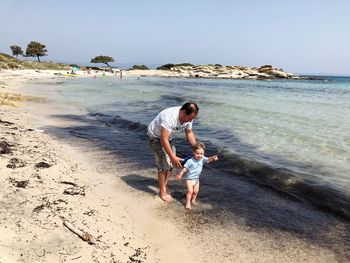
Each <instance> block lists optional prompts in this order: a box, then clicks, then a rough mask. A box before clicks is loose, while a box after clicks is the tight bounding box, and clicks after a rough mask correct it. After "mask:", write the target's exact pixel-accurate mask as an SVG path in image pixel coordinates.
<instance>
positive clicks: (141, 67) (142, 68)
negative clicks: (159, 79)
mask: <svg viewBox="0 0 350 263" xmlns="http://www.w3.org/2000/svg"><path fill="white" fill-rule="evenodd" d="M133 69H141V70H148V69H149V68H148V67H147V66H145V65H134V66H132V68H130V70H133Z"/></svg>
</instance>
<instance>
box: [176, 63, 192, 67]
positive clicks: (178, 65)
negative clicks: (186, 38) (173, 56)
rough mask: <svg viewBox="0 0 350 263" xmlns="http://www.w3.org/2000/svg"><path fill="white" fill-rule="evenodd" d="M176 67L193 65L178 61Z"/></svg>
mask: <svg viewBox="0 0 350 263" xmlns="http://www.w3.org/2000/svg"><path fill="white" fill-rule="evenodd" d="M175 66H176V67H180V66H190V67H193V64H191V63H180V64H175Z"/></svg>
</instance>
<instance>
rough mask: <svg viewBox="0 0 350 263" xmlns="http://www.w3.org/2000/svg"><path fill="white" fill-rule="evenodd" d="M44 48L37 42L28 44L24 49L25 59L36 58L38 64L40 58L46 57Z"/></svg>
mask: <svg viewBox="0 0 350 263" xmlns="http://www.w3.org/2000/svg"><path fill="white" fill-rule="evenodd" d="M45 47H46V46H45V45H43V44H41V43H39V42H36V41H32V42H30V43H29V44H28V46H27V49H26V57H37V59H38V62H40V57H42V56H47V54H46V52H47V50H46V49H45Z"/></svg>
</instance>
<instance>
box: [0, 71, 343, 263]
mask: <svg viewBox="0 0 350 263" xmlns="http://www.w3.org/2000/svg"><path fill="white" fill-rule="evenodd" d="M0 74H1V73H0ZM50 77H51V75H50ZM43 79H45V78H43ZM33 80H34V81H36V79H33ZM16 81H17V82H15V83H12V84H13V85H14V88H13V89H14V91H16V90H17V91H18V90H20V89H19V85H22V84H23V82H22V84H19V83H20V82H21V81H18V79H17V80H16ZM53 81H56V80H53ZM12 84H11V85H12ZM11 85H9V86H8V87H10V86H11ZM7 91H11V88H10V89H7ZM26 104H27V105H26V107H25V108H19V109H15V108H2V107H0V112H1V117H0V119H1V120H2V121H3V123H1V124H0V129H1V134H2V136H3V138H4V140H5V141H7V142H8V143H9V144H10V145H14V146H12V151H13V154H12V155H0V157H2V158H1V159H0V161H1V166H0V167H1V171H2V172H1V174H2V176H1V179H2V189H1V190H2V199H1V200H3V201H2V203H3V207H4V208H6V209H2V210H1V215H2V217H1V221H2V222H1V223H2V224H1V225H2V227H1V230H0V233H2V234H3V236H7V237H9V239H6V240H5V241H2V242H0V255H1V256H0V262H2V261H3V260H5V259H6V260H7V261H4V262H19V261H20V260H22V262H23V260H24V262H26V261H25V260H28V261H27V262H33V261H35V260H41V261H43V262H57V261H59V260H61V261H63V262H64V261H65V260H66V261H68V262H69V260H73V259H74V262H90V261H92V260H93V259H96V260H102V262H113V261H112V259H113V260H115V261H114V262H127V261H128V260H129V261H130V260H131V259H130V257H131V258H133V260H135V261H136V260H140V262H178V256H179V255H180V254H181V255H182V256H183V257H182V258H185V259H187V261H186V262H198V261H203V262H256V261H257V260H258V261H259V260H260V261H259V262H282V261H284V262H301V261H302V260H304V261H305V260H306V261H307V262H345V261H342V259H341V258H339V255H337V253H335V252H334V251H333V250H331V249H329V248H328V247H327V246H325V247H322V246H321V245H320V246H319V245H317V243H318V242H312V241H311V240H308V239H307V238H305V239H304V238H303V237H302V236H303V234H300V235H294V234H293V233H283V231H279V230H278V229H277V230H273V231H269V229H260V230H258V231H257V230H254V229H251V228H250V227H249V226H245V224H244V223H242V224H238V223H237V222H240V220H243V219H241V218H239V215H237V216H232V218H220V217H218V221H216V220H208V219H206V218H203V217H202V216H201V215H202V214H205V213H210V210H211V208H210V207H209V206H208V207H204V208H203V209H204V210H199V211H197V212H193V213H191V214H186V213H185V212H184V211H183V207H182V204H180V203H178V202H174V203H173V204H171V205H165V204H164V203H163V202H161V201H160V199H159V198H158V197H157V195H156V192H157V188H156V185H152V190H153V192H154V193H155V194H150V193H146V192H142V191H140V190H137V189H134V188H132V187H130V186H129V185H127V184H125V182H124V181H123V180H121V178H123V177H124V178H125V177H126V176H128V175H142V176H146V177H147V178H148V177H149V178H153V177H154V173H155V171H153V170H147V169H142V168H135V169H130V167H128V165H127V163H126V164H124V163H120V164H119V161H120V160H122V159H121V156H115V155H113V156H109V157H108V156H107V157H108V158H107V157H104V155H108V153H105V152H102V151H101V149H98V148H97V149H95V148H94V147H91V145H90V144H89V143H88V142H83V143H82V144H80V142H75V141H76V140H75V139H72V141H70V139H69V138H66V139H67V140H66V141H64V140H62V139H59V138H57V137H55V136H54V135H52V134H50V133H49V132H46V131H45V125H48V124H49V126H57V127H62V126H69V125H75V123H74V121H72V123H65V122H62V120H57V119H52V118H49V116H45V115H48V114H50V109H51V111H52V107H53V106H54V105H48V104H47V103H40V104H38V102H36V101H30V102H28V103H26ZM28 104H30V105H29V106H28ZM38 106H40V107H38ZM39 108H40V109H39ZM45 109H47V111H46V110H45ZM43 111H44V112H43ZM54 111H55V110H53V112H54ZM56 111H57V109H56ZM4 122H10V123H13V124H9V123H7V125H6V123H4ZM15 128H17V129H15ZM10 148H11V147H10ZM97 156H100V159H97V160H96V157H97ZM14 158H17V159H19V160H20V161H14V160H13V161H11V162H10V160H11V159H14ZM106 160H108V161H110V162H111V163H109V162H105V161H106ZM118 160H119V161H118ZM40 162H45V163H47V164H49V165H51V166H50V167H47V168H36V167H35V165H36V164H38V163H40ZM92 163H94V164H93V165H92ZM9 164H12V166H14V167H15V168H8V167H7V165H9ZM22 164H24V166H23V167H20V166H21V165H22ZM16 166H18V167H16ZM23 181H28V184H27V185H26V186H25V187H24V188H23V187H20V186H24V185H25V184H26V183H24V182H23ZM153 181H154V178H153ZM64 182H65V183H64ZM70 183H72V184H70ZM67 189H70V190H68V192H70V193H76V194H74V195H72V194H63V193H64V192H65V191H66V190H67ZM82 193H84V195H83V194H82ZM14 196H15V197H16V198H14ZM298 207H299V205H296V206H295V209H298ZM236 217H237V218H236ZM326 217H327V216H326ZM62 218H65V219H67V220H70V221H71V222H72V223H74V224H75V225H76V226H77V227H79V228H82V229H84V230H85V231H88V232H89V233H90V234H92V235H93V236H94V237H98V239H100V241H99V243H98V245H88V244H87V243H85V242H83V241H82V240H80V239H79V238H78V237H77V236H76V235H74V234H73V233H72V232H70V231H69V230H68V229H66V228H65V227H64V226H63V224H62ZM256 220H259V218H256ZM228 224H229V226H228ZM5 226H6V227H5ZM340 226H342V225H341V224H340ZM340 226H337V227H340ZM345 226H346V225H345ZM228 230H229V231H228ZM325 231H326V230H325ZM306 233H307V231H306ZM323 234H324V235H325V236H328V235H331V233H327V232H325V233H323ZM33 236H34V237H35V238H33ZM99 236H101V237H99ZM11 240H13V241H12V242H11ZM27 240H28V242H27ZM13 242H15V243H16V244H18V245H16V246H14V244H13ZM7 243H9V244H11V245H12V246H10V245H8V244H7ZM193 243H194V244H198V247H197V248H196V247H194V248H193V246H191V244H193ZM225 244H226V247H224V246H225ZM20 245H21V246H22V247H23V248H20V247H21V246H20ZM189 247H191V249H188V248H189ZM38 248H40V249H38ZM63 248H64V249H63ZM20 254H23V256H20ZM112 254H113V256H112ZM134 255H138V256H134ZM198 255H200V257H203V259H201V260H198V258H196V257H197V256H198ZM6 256H7V258H6ZM10 260H12V261H10ZM50 260H51V261H50ZM182 262H185V261H182Z"/></svg>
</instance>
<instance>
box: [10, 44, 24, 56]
mask: <svg viewBox="0 0 350 263" xmlns="http://www.w3.org/2000/svg"><path fill="white" fill-rule="evenodd" d="M10 49H11V51H12V55H14V56H16V57H18V55H22V56H23V50H22V48H21V47H20V46H17V45H13V46H10Z"/></svg>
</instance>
